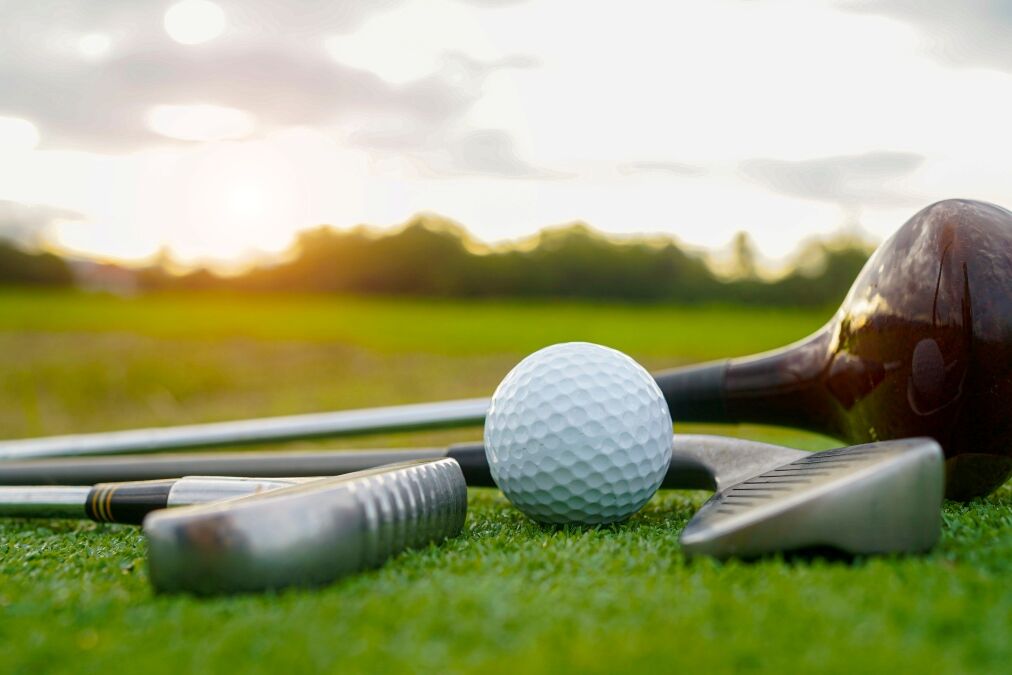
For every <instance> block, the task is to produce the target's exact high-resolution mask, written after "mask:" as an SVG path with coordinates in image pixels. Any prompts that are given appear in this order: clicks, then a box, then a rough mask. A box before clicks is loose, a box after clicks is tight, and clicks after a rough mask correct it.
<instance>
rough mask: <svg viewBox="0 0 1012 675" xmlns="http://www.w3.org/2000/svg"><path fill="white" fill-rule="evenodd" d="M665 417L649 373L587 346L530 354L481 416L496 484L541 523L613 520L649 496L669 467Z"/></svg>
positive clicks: (667, 417)
mask: <svg viewBox="0 0 1012 675" xmlns="http://www.w3.org/2000/svg"><path fill="white" fill-rule="evenodd" d="M672 443H673V436H672V429H671V415H670V413H669V412H668V406H667V404H666V403H665V401H664V396H663V395H662V394H661V390H660V389H659V388H658V387H657V383H656V382H654V379H653V378H652V377H651V376H650V374H649V373H648V372H647V371H646V370H644V369H643V367H642V366H640V365H639V364H638V363H636V362H635V361H633V360H632V359H631V358H629V357H628V356H626V355H625V354H623V353H622V352H619V351H616V350H614V349H609V348H608V347H602V346H600V345H595V344H590V343H587V342H567V343H564V344H557V345H553V346H551V347H546V348H545V349H542V350H540V351H537V352H535V353H533V354H531V355H530V356H528V357H527V358H525V359H524V360H523V361H521V362H520V363H519V364H517V366H516V367H515V368H514V369H513V370H511V371H510V372H509V374H508V375H507V376H506V378H505V379H504V380H503V381H502V383H501V384H500V385H499V387H498V388H497V389H496V391H495V394H493V395H492V404H491V407H490V408H489V411H488V415H487V416H486V418H485V453H486V455H487V456H488V463H489V468H490V469H491V471H492V478H493V479H495V482H496V485H498V486H499V488H500V489H501V490H502V491H503V492H504V493H505V494H506V497H507V498H508V499H509V500H510V502H512V503H513V505H514V506H516V507H517V508H518V509H520V510H521V511H523V512H524V513H526V514H527V515H528V516H530V517H531V518H533V519H534V520H537V521H541V522H544V523H558V524H563V523H584V524H597V523H611V522H615V521H618V520H623V519H625V518H628V517H629V516H630V515H632V514H633V513H635V512H636V511H638V510H639V509H640V508H641V507H642V506H643V505H644V504H646V503H647V500H649V499H650V497H651V496H653V494H654V492H656V491H657V488H658V487H659V486H660V484H661V481H662V480H663V479H664V474H665V472H667V470H668V464H669V463H670V462H671V446H672Z"/></svg>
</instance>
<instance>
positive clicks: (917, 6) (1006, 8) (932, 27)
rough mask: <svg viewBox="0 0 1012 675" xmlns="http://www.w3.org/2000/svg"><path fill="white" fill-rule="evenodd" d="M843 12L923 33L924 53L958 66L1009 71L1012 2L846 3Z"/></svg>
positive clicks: (896, 0)
mask: <svg viewBox="0 0 1012 675" xmlns="http://www.w3.org/2000/svg"><path fill="white" fill-rule="evenodd" d="M840 6H841V7H843V8H845V9H848V10H852V11H856V12H864V13H869V14H880V15H883V16H888V17H891V18H894V19H898V20H900V21H903V22H906V23H909V24H911V25H912V26H914V27H915V28H917V29H918V30H919V31H921V32H922V33H923V34H924V36H925V38H926V41H927V49H928V51H929V52H930V53H931V54H932V55H934V56H936V57H937V58H939V59H941V60H943V61H947V62H949V63H953V64H956V65H961V66H986V67H991V68H997V69H999V70H1004V71H1008V72H1012V3H1010V2H1007V1H1004V0H999V1H995V0H960V1H959V2H953V1H952V0H850V1H847V2H844V3H841V5H840Z"/></svg>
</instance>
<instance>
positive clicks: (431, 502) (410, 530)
mask: <svg viewBox="0 0 1012 675" xmlns="http://www.w3.org/2000/svg"><path fill="white" fill-rule="evenodd" d="M466 510H467V486H466V485H465V484H464V476H463V474H462V473H461V470H460V466H459V465H458V464H457V462H455V461H454V460H452V459H439V460H420V461H415V462H404V463H401V464H393V465H388V466H384V467H379V468H376V469H370V470H367V471H360V472H357V473H350V474H345V475H343V476H337V477H332V478H321V479H318V480H313V481H309V482H305V483H301V484H298V485H293V486H291V487H283V488H278V489H276V490H272V491H269V492H262V493H259V494H256V495H251V496H246V497H237V498H235V499H228V500H225V501H221V502H215V503H211V504H200V505H196V506H185V507H181V508H177V509H171V510H164V511H156V512H154V513H152V514H151V515H149V516H148V517H147V519H146V520H145V521H144V533H145V534H146V535H147V539H148V549H149V558H148V566H149V572H150V577H151V583H152V584H153V585H154V586H155V588H156V589H157V590H159V591H165V592H181V591H182V592H191V593H197V594H214V593H234V592H243V591H260V590H266V589H275V588H283V587H285V586H315V585H320V584H324V583H328V582H330V581H333V580H334V579H336V578H338V577H340V576H343V575H345V574H350V573H352V572H356V571H359V570H362V569H366V568H370V567H376V566H378V565H380V564H382V563H383V562H384V561H385V560H387V559H388V558H390V557H391V556H393V555H395V554H396V553H398V552H400V551H402V550H404V549H406V548H411V547H418V546H424V545H427V544H428V543H430V542H437V541H441V540H442V539H445V538H447V537H451V536H454V535H456V534H457V533H459V532H460V530H461V528H462V527H463V525H464V518H465V515H466Z"/></svg>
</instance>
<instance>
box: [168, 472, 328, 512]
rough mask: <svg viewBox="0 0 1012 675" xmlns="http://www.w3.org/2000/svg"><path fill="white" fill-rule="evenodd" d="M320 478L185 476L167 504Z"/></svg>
mask: <svg viewBox="0 0 1012 675" xmlns="http://www.w3.org/2000/svg"><path fill="white" fill-rule="evenodd" d="M312 480H320V479H319V478H312V477H310V478H242V477H236V476H185V477H183V478H180V479H179V480H177V481H176V482H175V483H174V484H173V486H172V488H171V489H170V490H169V497H168V500H167V502H166V506H168V507H174V506H189V505H191V504H206V503H208V502H217V501H221V500H222V499H233V498H235V497H247V496H249V495H255V494H260V493H261V492H266V491H268V490H276V489H277V488H282V487H288V486H290V485H298V484H299V483H304V482H307V481H312Z"/></svg>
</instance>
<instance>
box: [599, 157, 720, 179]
mask: <svg viewBox="0 0 1012 675" xmlns="http://www.w3.org/2000/svg"><path fill="white" fill-rule="evenodd" d="M618 170H619V173H623V174H626V175H631V174H637V173H667V174H671V175H672V176H680V177H684V178H688V177H692V176H702V175H703V174H705V173H706V169H704V168H703V167H701V166H697V165H695V164H686V163H684V162H660V161H658V162H627V163H625V164H621V165H619V167H618Z"/></svg>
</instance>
